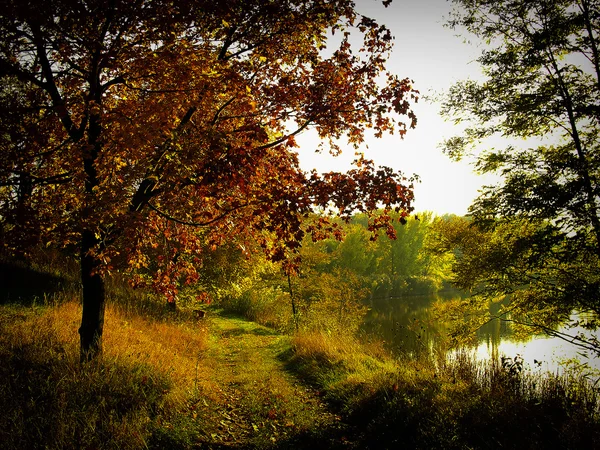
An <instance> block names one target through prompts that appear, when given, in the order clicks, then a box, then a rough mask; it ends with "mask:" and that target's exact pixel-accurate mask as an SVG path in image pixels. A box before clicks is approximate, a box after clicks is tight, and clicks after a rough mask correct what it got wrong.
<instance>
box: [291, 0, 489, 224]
mask: <svg viewBox="0 0 600 450" xmlns="http://www.w3.org/2000/svg"><path fill="white" fill-rule="evenodd" d="M356 5H357V10H358V12H360V13H361V14H364V15H366V16H369V17H372V18H374V19H376V20H377V21H378V22H379V23H381V24H385V25H386V26H387V27H388V28H389V29H390V30H391V31H392V34H393V35H394V36H395V38H396V39H395V46H394V50H393V53H392V56H391V58H390V60H389V61H388V69H389V70H391V71H392V72H393V73H395V74H397V75H398V76H400V77H401V78H404V77H409V78H411V79H412V80H413V81H414V86H415V88H416V89H418V90H419V91H420V92H421V96H423V95H427V94H433V93H436V92H437V93H441V92H444V91H446V90H447V89H448V88H449V87H450V86H451V85H452V84H453V83H455V82H456V81H459V80H463V79H467V78H469V77H471V78H478V77H479V76H480V73H481V72H480V69H479V66H478V64H477V63H476V62H474V60H475V58H476V57H477V56H478V55H479V52H480V50H479V49H478V48H477V46H476V45H470V44H466V43H464V42H463V41H464V39H463V38H462V37H457V36H456V32H454V31H453V30H451V29H448V28H445V27H444V26H443V23H445V21H446V19H447V18H448V16H449V12H450V11H451V10H452V6H453V5H452V3H451V2H449V1H446V0H394V1H393V2H392V4H391V5H390V6H389V7H388V8H385V7H384V6H383V5H382V4H381V1H380V0H356ZM414 109H415V113H416V115H417V118H418V124H417V128H415V129H414V130H408V132H407V134H406V136H405V137H404V139H403V140H401V139H400V138H399V137H398V136H384V137H383V138H382V139H369V140H368V141H367V145H368V146H369V148H368V149H363V150H364V153H365V157H366V158H367V159H372V160H374V162H375V164H376V165H384V166H389V167H392V168H393V169H395V170H400V171H402V172H403V173H404V174H406V175H412V174H413V173H416V174H418V175H419V176H420V178H421V183H419V184H418V185H417V186H416V188H415V203H414V206H415V211H417V212H419V211H433V212H435V213H436V214H438V215H441V214H444V213H454V214H459V215H463V214H465V213H466V212H467V208H468V207H469V205H470V204H471V202H472V200H473V199H474V198H475V197H476V196H477V195H478V194H477V191H478V189H480V188H481V186H482V185H485V184H494V183H495V179H494V178H492V177H491V176H485V177H484V176H481V175H476V174H475V173H474V172H473V170H472V167H471V166H470V165H469V164H468V163H467V162H458V163H457V162H453V161H451V160H450V159H449V158H448V157H447V156H446V155H444V154H443V153H442V151H441V149H440V148H439V147H438V146H439V144H440V143H441V142H442V141H443V140H444V139H446V138H449V137H452V136H454V135H455V134H457V133H456V131H455V130H453V125H452V124H451V123H449V122H448V123H447V122H444V121H443V120H442V118H441V117H440V116H439V105H437V104H432V103H428V102H426V101H423V100H422V99H421V100H420V101H419V103H418V104H416V105H415V107H414ZM297 142H298V143H299V144H300V146H301V149H300V151H299V153H300V163H301V166H302V168H303V169H304V170H306V171H310V170H312V169H313V168H316V169H317V170H318V171H319V172H328V171H332V170H335V171H345V170H347V169H348V168H350V166H351V162H352V161H353V160H354V149H353V148H352V147H350V146H348V148H347V150H346V151H345V152H344V153H343V154H342V155H341V156H338V157H337V158H334V157H332V156H330V155H329V154H327V153H326V152H325V154H315V153H314V151H313V150H314V149H315V148H316V146H317V138H316V135H315V134H314V133H312V132H307V133H304V134H301V135H300V136H298V139H297Z"/></svg>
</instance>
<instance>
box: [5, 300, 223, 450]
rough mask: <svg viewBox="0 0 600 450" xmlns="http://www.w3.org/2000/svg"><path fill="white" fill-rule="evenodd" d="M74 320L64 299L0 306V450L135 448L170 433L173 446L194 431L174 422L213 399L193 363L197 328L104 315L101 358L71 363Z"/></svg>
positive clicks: (76, 314) (75, 311) (75, 350)
mask: <svg viewBox="0 0 600 450" xmlns="http://www.w3.org/2000/svg"><path fill="white" fill-rule="evenodd" d="M80 314H81V310H80V306H79V305H78V303H77V302H75V301H73V300H70V301H65V302H63V303H61V304H59V305H57V306H54V307H34V308H24V307H18V306H5V307H2V308H0V328H1V331H0V360H1V365H0V366H1V369H0V372H1V376H2V379H3V381H2V382H1V383H0V408H1V409H2V411H3V415H2V416H1V417H0V441H1V442H3V448H15V449H16V448H38V447H47V448H56V449H58V448H61V449H62V448H82V447H88V448H99V449H100V448H101V449H109V448H115V449H116V448H119V449H138V448H144V447H146V446H150V447H152V446H153V445H155V444H156V442H155V441H156V440H157V438H156V436H162V435H164V434H165V433H169V432H171V431H172V430H174V431H175V432H177V433H179V434H181V435H184V436H179V437H176V439H180V440H182V441H185V440H191V435H192V434H194V435H197V434H198V433H199V432H200V431H201V429H202V427H201V426H199V427H198V426H197V427H195V428H194V429H193V427H190V426H188V427H186V426H185V424H184V425H182V424H181V415H180V414H181V411H182V410H186V411H188V410H189V406H190V402H192V401H197V400H198V399H199V398H203V399H205V401H206V400H208V401H212V400H213V394H212V392H214V388H213V384H212V382H211V381H210V380H211V374H210V369H209V368H207V367H206V366H205V365H203V364H201V363H200V362H201V356H202V355H201V354H202V351H203V350H204V349H205V348H206V341H207V331H206V329H204V328H201V327H193V326H192V325H189V324H188V325H185V324H174V325H169V324H166V323H160V322H151V321H148V320H146V319H143V318H140V317H132V316H127V315H124V314H123V313H121V312H120V311H119V310H118V308H115V307H109V308H108V310H107V313H106V327H105V341H104V344H105V353H104V354H103V356H102V358H100V359H99V360H98V361H95V362H93V363H90V364H86V365H81V364H80V363H79V340H78V334H77V329H78V327H79V320H80ZM177 423H179V429H177V430H175V428H174V424H177ZM170 430H171V431H170ZM199 430H200V431H199ZM186 433H188V434H189V435H190V436H185V434H186ZM161 439H162V440H163V441H164V439H163V438H161ZM153 442H154V444H153Z"/></svg>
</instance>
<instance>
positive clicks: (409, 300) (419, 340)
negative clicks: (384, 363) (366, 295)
mask: <svg viewBox="0 0 600 450" xmlns="http://www.w3.org/2000/svg"><path fill="white" fill-rule="evenodd" d="M437 299H438V296H437V295H419V296H404V297H387V298H384V297H379V298H374V299H373V300H372V305H371V310H370V311H369V314H368V315H367V317H366V318H365V325H364V330H365V331H366V332H367V333H369V334H374V335H376V336H378V337H380V338H382V339H383V340H384V341H385V344H386V346H387V347H388V348H389V349H390V350H391V351H393V352H394V353H397V354H406V355H410V356H419V355H422V354H425V353H428V352H430V351H431V350H432V349H433V348H435V347H436V346H437V345H438V344H440V343H441V341H443V340H444V338H445V333H446V330H445V326H444V324H443V323H440V322H439V321H435V320H434V317H433V314H432V309H431V308H432V305H433V303H434V302H435V301H436V300H437Z"/></svg>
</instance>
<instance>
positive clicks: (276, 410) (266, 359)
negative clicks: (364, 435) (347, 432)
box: [203, 314, 342, 448]
mask: <svg viewBox="0 0 600 450" xmlns="http://www.w3.org/2000/svg"><path fill="white" fill-rule="evenodd" d="M208 322H209V330H210V336H211V337H210V343H209V347H208V349H207V351H206V353H205V355H204V358H203V360H204V363H205V364H210V365H211V371H212V373H213V376H214V381H215V382H216V383H217V386H218V388H217V389H218V391H219V394H220V397H221V400H222V404H221V407H220V408H219V410H218V411H215V412H214V414H216V415H218V416H220V417H218V419H219V421H218V431H216V432H215V433H212V434H211V440H212V441H213V443H216V444H221V445H223V444H224V445H227V446H231V447H255V448H268V447H271V448H273V447H275V448H301V447H305V448H306V447H310V448H315V447H320V446H323V448H326V447H327V448H329V447H331V445H332V444H333V443H332V442H329V443H327V441H328V439H333V438H334V436H336V435H339V434H340V430H341V428H342V424H341V423H340V419H339V417H338V416H336V415H334V414H332V413H331V412H329V411H328V409H327V407H326V405H325V404H324V403H323V402H322V401H321V400H320V398H319V397H318V395H317V394H316V393H315V392H314V391H312V390H310V389H307V388H306V387H305V386H303V385H302V384H300V383H299V381H298V380H297V379H296V378H295V377H294V376H293V375H292V374H290V373H289V372H288V371H286V369H285V362H284V357H283V355H285V353H286V352H287V351H289V349H290V342H289V337H287V336H283V335H280V334H278V333H276V332H274V331H273V330H271V329H269V328H266V327H263V326H260V325H258V324H256V323H254V322H249V321H247V320H245V319H242V318H238V317H235V316H230V315H223V314H213V315H211V317H210V318H209V319H208ZM213 420H214V417H213Z"/></svg>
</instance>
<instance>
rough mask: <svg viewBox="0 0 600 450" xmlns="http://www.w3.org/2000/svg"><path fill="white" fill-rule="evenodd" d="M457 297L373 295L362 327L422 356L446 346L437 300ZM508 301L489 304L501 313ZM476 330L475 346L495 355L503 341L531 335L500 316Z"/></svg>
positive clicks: (395, 348) (495, 312)
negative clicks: (483, 347)
mask: <svg viewBox="0 0 600 450" xmlns="http://www.w3.org/2000/svg"><path fill="white" fill-rule="evenodd" d="M457 297H460V295H457V293H456V292H451V293H446V294H444V293H439V294H431V295H418V296H399V297H392V296H388V297H376V298H373V299H372V300H371V310H370V311H369V314H368V315H367V317H366V318H365V324H364V326H363V330H364V331H365V332H367V333H369V334H373V335H376V336H378V337H380V338H381V339H383V340H384V341H385V343H386V346H387V347H388V348H389V349H390V350H391V351H393V352H394V353H397V354H407V355H410V356H419V355H422V354H426V353H429V352H431V351H432V350H435V349H445V348H447V333H448V331H449V330H448V325H447V324H445V323H444V322H443V321H440V320H437V319H436V317H435V312H434V306H433V305H434V303H435V302H436V301H444V300H446V301H451V300H454V299H457ZM505 304H506V301H503V302H495V303H490V313H491V314H492V316H496V317H497V316H499V314H500V311H501V308H502V306H503V305H505ZM503 318H504V319H507V318H509V317H508V316H503ZM473 332H474V334H475V337H476V339H475V340H474V342H473V346H476V345H481V344H485V345H486V347H487V348H488V349H489V353H490V354H492V355H493V354H497V352H498V347H499V345H500V344H501V342H503V341H507V340H510V341H514V340H518V341H522V342H525V341H527V340H528V339H529V338H530V336H520V335H516V334H515V333H514V330H513V329H512V327H511V324H510V322H509V321H507V320H502V319H499V318H497V319H493V320H491V321H489V322H487V323H485V324H484V325H482V326H481V327H480V328H478V329H476V330H473Z"/></svg>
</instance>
